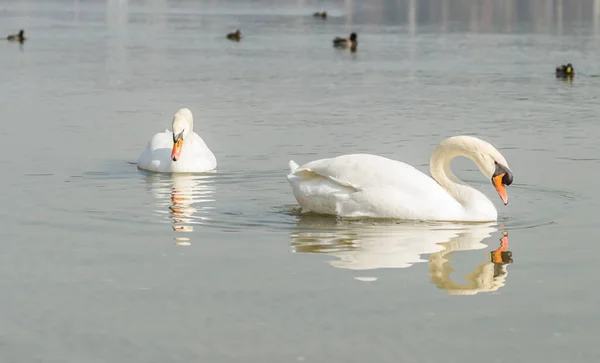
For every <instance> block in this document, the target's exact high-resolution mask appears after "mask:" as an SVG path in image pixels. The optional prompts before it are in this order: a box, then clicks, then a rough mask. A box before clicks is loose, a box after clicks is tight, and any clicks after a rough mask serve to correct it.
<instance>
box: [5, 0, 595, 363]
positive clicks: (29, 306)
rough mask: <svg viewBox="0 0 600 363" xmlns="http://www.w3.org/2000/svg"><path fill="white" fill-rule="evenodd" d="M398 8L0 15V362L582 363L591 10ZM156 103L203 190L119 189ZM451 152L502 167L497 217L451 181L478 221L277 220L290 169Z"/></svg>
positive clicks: (589, 230)
mask: <svg viewBox="0 0 600 363" xmlns="http://www.w3.org/2000/svg"><path fill="white" fill-rule="evenodd" d="M419 3H420V4H421V5H419V7H418V8H417V9H415V8H411V7H410V4H416V2H411V1H407V2H404V1H399V2H392V1H384V2H356V3H352V2H342V1H332V2H326V3H309V2H286V3H283V4H282V2H275V1H265V0H262V1H253V2H251V1H235V2H211V1H192V0H182V1H126V0H125V1H106V2H104V1H87V2H79V1H60V0H51V1H43V0H37V1H19V2H13V1H6V0H5V1H0V19H1V20H2V21H1V23H0V24H1V25H2V26H1V29H2V30H3V31H4V33H5V34H9V33H13V32H16V31H18V29H19V28H25V30H26V32H27V33H28V35H29V37H30V40H29V41H27V42H26V43H25V44H24V45H23V46H22V47H20V46H19V45H18V44H13V43H8V42H3V43H0V66H1V67H2V68H3V72H1V73H0V92H1V95H2V98H1V99H0V109H1V110H2V116H3V117H2V126H3V127H2V128H1V129H0V135H1V140H2V142H1V143H0V167H1V168H2V170H3V172H2V177H1V178H0V188H1V189H2V190H3V192H2V194H1V195H2V197H1V201H2V206H3V207H2V208H0V221H1V222H0V240H1V241H2V242H3V244H2V246H3V249H2V253H1V254H0V288H1V289H2V294H0V308H2V311H3V313H2V314H0V358H2V359H1V360H2V361H3V362H4V361H5V362H191V361H194V362H278V363H279V362H297V361H306V362H398V361H406V362H482V361H486V362H521V361H523V362H566V361H569V362H594V361H597V360H598V358H599V354H598V353H597V349H596V347H595V345H594V343H593V342H595V341H596V340H597V336H598V334H599V333H600V328H599V326H600V324H599V323H600V318H599V314H598V313H597V309H598V307H597V306H598V304H597V301H598V300H599V299H600V294H599V293H598V290H597V289H596V286H597V285H598V283H600V278H599V277H598V273H597V269H596V266H597V261H596V260H597V256H598V255H599V254H600V247H599V246H600V245H599V244H598V242H597V241H596V239H597V236H598V234H599V233H600V227H599V226H598V223H597V218H596V216H597V209H598V205H599V202H600V197H598V192H597V189H598V188H597V184H598V167H599V164H600V154H599V151H598V150H599V146H600V142H599V141H598V134H599V131H600V126H599V123H598V115H599V114H600V106H599V99H600V97H599V95H600V92H599V91H598V89H599V86H600V83H599V82H600V81H599V80H598V78H595V77H593V76H594V75H597V74H600V69H599V66H598V59H599V58H600V50H599V49H600V47H599V46H600V32H599V29H600V27H598V20H599V17H598V9H600V8H599V7H598V5H596V6H595V4H594V2H593V1H573V2H569V6H566V5H565V7H564V8H562V10H560V9H559V7H555V6H543V5H540V2H534V1H531V2H530V1H506V2H503V3H502V4H498V3H496V2H494V4H495V5H493V6H492V2H491V1H489V2H486V1H479V2H477V1H471V2H468V1H467V2H460V3H458V4H456V3H455V4H454V5H452V4H450V2H443V1H440V2H434V1H428V2H419ZM444 3H445V4H446V5H445V6H444V5H443V4H444ZM549 3H550V2H549ZM556 3H560V2H556ZM565 3H566V2H565ZM473 4H477V6H474V5H473ZM532 4H537V5H536V6H533V5H532ZM555 5H556V4H555ZM321 8H325V9H327V10H328V11H329V14H330V19H329V20H327V21H326V22H323V21H320V20H315V19H313V18H312V17H311V16H310V14H312V12H313V11H316V10H320V9H321ZM473 9H474V10H473ZM559 10H560V11H559ZM411 14H413V15H411ZM594 20H595V21H594ZM235 27H240V28H241V29H242V32H243V35H244V39H243V41H242V42H240V43H239V44H238V43H232V42H229V41H227V40H226V39H224V36H225V34H226V33H227V32H229V31H231V30H233V29H234V28H235ZM351 31H356V32H357V33H358V34H359V50H358V52H357V54H356V55H354V56H353V55H350V54H349V53H347V52H340V51H335V50H334V49H332V48H331V43H330V42H331V38H333V37H334V36H338V35H340V36H347V35H348V34H349V33H350V32H351ZM568 61H569V62H572V63H573V64H574V66H575V68H576V69H577V72H578V73H577V76H576V78H575V80H574V82H573V83H572V84H569V83H567V82H563V81H559V80H556V79H555V78H554V75H553V70H554V67H555V66H556V65H557V64H559V63H564V62H568ZM180 107H189V108H190V109H191V110H192V111H193V112H194V115H195V122H196V126H195V130H196V131H197V132H198V133H199V134H200V135H201V136H202V137H203V138H204V139H205V141H206V142H207V144H208V145H209V146H210V148H211V149H212V150H213V152H214V153H215V155H216V156H217V159H218V162H219V170H218V172H217V173H216V174H212V175H206V176H197V177H189V176H188V177H177V178H171V177H169V176H160V175H149V174H146V173H142V172H139V171H138V170H137V169H136V167H135V165H132V164H131V163H132V162H134V161H135V160H136V158H137V157H138V155H139V153H140V152H141V151H142V150H143V148H144V147H145V145H146V143H147V141H148V140H149V138H150V137H151V135H152V134H153V133H155V132H158V131H163V130H164V129H165V128H167V127H169V122H170V120H171V117H172V115H173V113H174V112H175V111H176V110H177V109H178V108H180ZM463 133H467V134H475V135H479V136H480V137H482V138H484V139H486V140H488V141H490V142H491V143H492V144H494V145H495V146H496V147H497V148H498V149H500V150H501V151H502V153H503V154H504V156H505V157H506V158H507V160H508V161H509V163H510V167H511V169H512V170H513V171H514V177H515V183H514V184H513V185H512V186H511V187H509V189H508V192H509V198H510V204H509V205H508V206H507V207H504V206H501V204H500V202H499V200H498V197H497V196H496V195H495V192H494V190H493V189H492V187H491V186H490V185H489V181H487V180H485V178H483V176H481V175H480V174H479V172H478V171H476V170H475V169H476V168H475V167H474V165H472V164H469V163H468V162H463V161H461V162H457V163H456V166H455V168H456V170H457V174H458V175H460V176H461V177H463V178H464V179H465V180H467V181H469V182H471V183H473V184H474V185H476V186H477V187H478V188H480V189H481V190H482V191H484V192H485V193H486V194H487V195H489V196H490V198H492V200H493V201H497V202H498V204H497V206H498V210H499V212H500V220H499V222H500V223H501V226H499V227H492V228H488V229H486V228H485V227H482V226H479V227H475V226H469V227H466V226H458V227H457V226H454V227H448V226H440V225H423V224H418V225H413V224H410V225H407V224H396V223H390V222H373V221H361V222H337V221H336V220H335V219H331V218H321V217H315V216H307V217H299V216H297V215H296V214H295V213H294V212H293V209H294V208H295V207H296V202H295V200H294V198H293V196H292V193H291V189H290V187H289V185H288V184H287V181H286V179H285V175H286V173H287V171H288V169H287V164H288V161H289V160H290V159H294V160H295V161H297V162H299V163H304V162H306V161H309V160H313V159H316V158H321V157H328V156H334V155H339V154H343V153H350V152H369V153H375V154H378V155H384V156H388V157H392V158H396V159H400V160H403V161H405V162H408V163H410V164H413V165H415V166H417V167H418V168H419V169H421V170H423V171H427V169H428V167H427V164H428V161H429V157H430V153H431V151H432V150H433V148H434V147H435V146H436V145H437V144H438V143H439V142H440V141H441V140H442V139H443V138H445V137H448V136H451V135H456V134H463ZM456 228H459V229H458V230H456ZM498 228H499V230H498ZM503 230H506V231H508V234H509V247H508V250H509V251H511V252H512V259H513V263H511V264H502V263H496V264H494V263H491V262H490V261H491V256H490V252H491V251H493V250H495V249H497V248H498V247H499V246H500V242H499V239H500V238H501V237H502V234H501V231H503ZM182 244H189V246H183V245H182ZM446 260H449V261H450V262H449V263H448V262H446ZM452 269H453V270H454V272H452ZM450 272H452V274H450ZM465 276H466V278H465ZM475 292H477V294H474V295H469V296H465V295H464V294H466V293H471V294H473V293H475ZM458 293H460V294H463V295H460V296H457V295H456V294H458Z"/></svg>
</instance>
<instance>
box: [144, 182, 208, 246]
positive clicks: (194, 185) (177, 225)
mask: <svg viewBox="0 0 600 363" xmlns="http://www.w3.org/2000/svg"><path fill="white" fill-rule="evenodd" d="M144 174H145V180H146V181H147V182H148V185H149V186H150V189H151V191H152V194H153V195H154V197H155V198H156V209H154V212H155V213H156V215H158V216H160V217H163V218H164V219H165V220H166V221H168V223H170V224H171V225H172V229H173V231H175V232H184V233H185V232H192V231H194V225H199V224H202V223H203V222H205V221H208V220H210V219H211V214H212V211H213V210H214V202H215V199H214V193H215V183H214V178H215V175H213V174H202V175H192V174H173V175H163V174H157V173H144ZM175 243H176V244H178V245H180V246H189V245H190V244H191V240H190V238H189V237H183V236H181V235H179V236H177V237H175Z"/></svg>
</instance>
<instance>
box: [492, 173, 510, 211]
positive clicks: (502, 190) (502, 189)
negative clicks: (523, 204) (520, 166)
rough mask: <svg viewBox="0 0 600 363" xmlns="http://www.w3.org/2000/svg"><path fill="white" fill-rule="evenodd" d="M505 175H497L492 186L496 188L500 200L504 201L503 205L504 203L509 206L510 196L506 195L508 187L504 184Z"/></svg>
mask: <svg viewBox="0 0 600 363" xmlns="http://www.w3.org/2000/svg"><path fill="white" fill-rule="evenodd" d="M504 175H505V173H502V174H499V175H496V176H495V177H493V178H492V184H494V187H495V188H496V191H497V192H498V195H499V196H500V199H502V203H504V205H507V204H508V194H506V186H505V185H504V184H503V183H502V179H503V178H504Z"/></svg>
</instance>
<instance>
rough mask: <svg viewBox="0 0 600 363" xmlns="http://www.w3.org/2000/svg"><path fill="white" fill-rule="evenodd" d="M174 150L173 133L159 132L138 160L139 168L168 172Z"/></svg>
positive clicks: (167, 131)
mask: <svg viewBox="0 0 600 363" xmlns="http://www.w3.org/2000/svg"><path fill="white" fill-rule="evenodd" d="M172 148H173V134H172V133H171V131H169V130H166V131H165V132H159V133H158V134H156V135H154V136H152V138H151V139H150V141H149V142H148V145H147V146H146V149H144V151H143V152H142V154H141V155H140V157H139V158H138V161H137V165H138V168H140V169H144V170H149V171H156V172H167V171H168V169H169V165H170V164H171V150H172Z"/></svg>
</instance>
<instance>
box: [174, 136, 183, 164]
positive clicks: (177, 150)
mask: <svg viewBox="0 0 600 363" xmlns="http://www.w3.org/2000/svg"><path fill="white" fill-rule="evenodd" d="M182 147H183V139H177V141H176V142H175V144H173V151H172V152H171V159H173V161H177V159H179V156H180V155H181V148H182Z"/></svg>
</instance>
